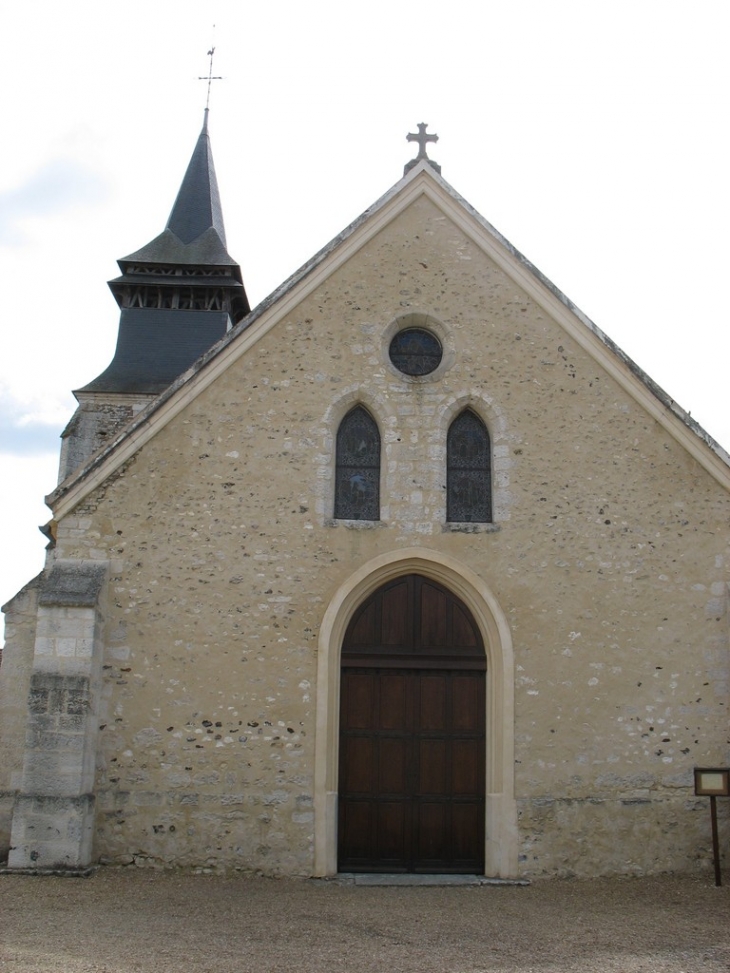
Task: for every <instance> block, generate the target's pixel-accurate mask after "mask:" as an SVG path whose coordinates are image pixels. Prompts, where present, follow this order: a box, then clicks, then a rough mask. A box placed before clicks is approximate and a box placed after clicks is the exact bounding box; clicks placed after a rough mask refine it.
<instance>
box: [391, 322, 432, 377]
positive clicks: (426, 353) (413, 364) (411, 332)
mask: <svg viewBox="0 0 730 973" xmlns="http://www.w3.org/2000/svg"><path fill="white" fill-rule="evenodd" d="M389 354H390V360H391V361H392V362H393V364H394V365H395V367H396V368H397V369H398V371H399V372H403V374H404V375H430V374H431V372H433V371H435V370H436V369H437V368H438V367H439V365H440V364H441V358H442V357H443V349H442V348H441V342H440V341H439V340H438V338H437V337H436V335H435V334H432V333H431V332H430V331H425V330H424V329H423V328H406V329H405V330H403V331H399V332H398V334H396V335H395V336H394V338H393V340H392V341H391V343H390V349H389Z"/></svg>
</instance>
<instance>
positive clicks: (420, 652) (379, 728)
mask: <svg viewBox="0 0 730 973" xmlns="http://www.w3.org/2000/svg"><path fill="white" fill-rule="evenodd" d="M484 707H485V654H484V648H483V645H482V641H481V637H480V635H479V632H478V630H477V628H476V625H475V624H474V621H473V619H472V617H471V615H470V613H469V612H468V610H467V609H466V607H465V606H464V605H463V603H462V602H460V601H459V600H458V599H457V598H455V596H454V595H452V594H451V593H450V592H448V591H447V590H446V589H444V588H443V587H441V586H440V585H437V584H436V583H435V582H432V581H430V580H428V579H426V578H422V577H420V576H419V575H409V576H407V577H404V578H399V579H397V581H394V582H390V583H389V584H388V585H385V586H384V587H383V588H381V589H379V591H378V592H376V593H375V595H373V596H372V597H371V598H370V599H368V601H367V602H366V603H365V604H364V605H362V606H361V607H360V609H359V610H358V612H356V613H355V616H354V617H353V619H352V622H351V623H350V626H349V627H348V630H347V633H346V636H345V641H344V644H343V653H342V683H341V706H340V767H339V781H340V784H339V832H338V845H339V868H340V870H341V871H387V872H466V873H479V872H481V871H483V868H484V777H485V709H484Z"/></svg>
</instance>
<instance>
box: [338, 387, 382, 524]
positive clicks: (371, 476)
mask: <svg viewBox="0 0 730 973" xmlns="http://www.w3.org/2000/svg"><path fill="white" fill-rule="evenodd" d="M335 517H336V518H337V519H338V520H379V519H380V433H379V432H378V427H377V424H376V423H375V420H374V419H373V417H372V416H371V415H370V414H369V413H368V412H367V411H366V410H365V409H363V407H362V406H357V407H356V408H355V409H352V410H351V411H350V412H348V413H347V415H346V416H345V418H344V419H343V420H342V422H341V423H340V428H339V429H338V430H337V459H336V469H335Z"/></svg>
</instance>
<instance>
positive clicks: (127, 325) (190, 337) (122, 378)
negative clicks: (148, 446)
mask: <svg viewBox="0 0 730 973" xmlns="http://www.w3.org/2000/svg"><path fill="white" fill-rule="evenodd" d="M227 327H228V315H227V314H226V312H225V311H218V312H214V311H181V310H177V309H176V310H160V309H157V308H124V310H123V311H122V314H121V319H120V322H119V336H118V338H117V347H116V351H115V352H114V358H113V360H112V363H111V364H110V365H109V367H108V368H106V369H105V370H104V371H103V372H102V373H101V375H99V376H98V378H95V379H94V381H93V382H89V384H88V385H85V386H84V388H83V389H78V390H77V391H79V392H126V393H134V392H138V393H145V394H157V393H159V392H162V391H164V390H165V389H166V388H167V386H168V385H169V384H170V383H171V382H174V381H175V379H176V378H177V377H178V375H180V374H182V372H184V371H186V369H188V368H189V367H190V366H191V365H192V364H193V362H194V361H196V360H197V359H198V358H200V356H201V355H202V354H204V353H205V352H206V351H207V350H208V349H209V348H210V347H211V345H214V344H215V343H216V341H218V340H219V339H220V338H222V337H223V335H224V334H225V333H226V329H227Z"/></svg>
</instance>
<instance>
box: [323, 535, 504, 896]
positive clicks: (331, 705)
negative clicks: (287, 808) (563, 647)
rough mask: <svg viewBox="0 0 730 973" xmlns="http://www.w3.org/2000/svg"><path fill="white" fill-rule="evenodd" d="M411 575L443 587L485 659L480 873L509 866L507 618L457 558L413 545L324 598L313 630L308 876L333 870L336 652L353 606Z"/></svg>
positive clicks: (376, 562) (338, 671) (335, 849)
mask: <svg viewBox="0 0 730 973" xmlns="http://www.w3.org/2000/svg"><path fill="white" fill-rule="evenodd" d="M407 575H419V576H421V577H423V578H424V579H426V580H430V581H433V582H435V583H436V584H437V585H439V586H441V587H442V588H443V589H445V590H446V592H447V593H449V594H450V595H451V596H453V598H454V599H455V600H456V602H459V603H461V604H462V605H463V607H464V608H465V609H466V611H467V613H469V614H470V615H471V619H472V621H473V623H474V625H475V628H476V630H477V632H478V635H479V637H480V638H481V641H482V644H483V647H484V654H485V656H486V672H485V673H483V678H484V679H485V682H486V686H485V692H484V693H483V695H482V698H483V699H485V717H484V721H483V722H484V725H485V728H486V732H485V761H484V765H485V786H484V789H483V790H484V813H483V816H482V824H481V827H482V829H483V832H482V833H483V845H482V847H483V849H484V874H486V875H489V876H492V877H499V878H513V877H516V876H517V874H518V869H517V815H516V806H515V800H514V685H513V678H514V664H513V657H512V643H511V637H510V630H509V626H508V624H507V620H506V618H505V616H504V613H503V612H502V610H501V608H500V606H499V604H498V602H497V600H496V598H495V597H494V595H493V594H492V592H491V590H490V589H489V587H488V586H487V585H486V584H485V583H484V581H483V580H482V579H481V578H480V577H479V576H478V575H477V574H475V572H473V571H472V570H471V569H470V568H468V567H466V566H465V565H463V564H462V563H461V562H459V561H458V560H457V559H455V558H452V557H450V556H448V555H443V554H440V553H438V552H434V551H428V550H424V549H421V548H415V549H410V550H408V549H407V550H402V551H394V552H390V553H388V554H384V555H380V556H379V557H376V558H373V559H372V560H371V561H369V562H368V563H366V564H364V565H362V566H361V567H360V568H359V569H358V570H357V571H355V572H354V573H353V574H352V575H351V576H350V577H349V578H347V579H346V580H345V581H344V582H343V583H342V584H341V585H340V587H339V588H338V589H337V591H336V592H335V593H334V595H333V596H332V599H331V601H330V603H329V605H328V607H327V610H326V611H325V614H324V617H323V619H322V624H321V626H320V632H319V644H318V663H317V697H316V713H317V737H316V744H315V768H314V812H315V817H314V874H315V875H318V876H326V875H334V874H336V873H337V870H338V816H339V814H338V793H339V767H340V760H339V748H340V719H339V716H340V688H341V679H340V677H341V662H342V648H343V644H344V642H345V635H346V633H347V631H348V627H349V625H350V622H351V620H352V619H353V618H354V616H355V615H356V613H357V611H358V609H359V608H360V606H362V605H364V604H365V603H366V602H367V601H368V599H369V598H370V597H371V596H372V595H373V594H374V593H375V592H376V591H377V590H378V589H379V588H382V587H383V586H385V585H387V584H388V583H389V582H390V581H393V580H396V579H398V578H400V577H404V576H407Z"/></svg>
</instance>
